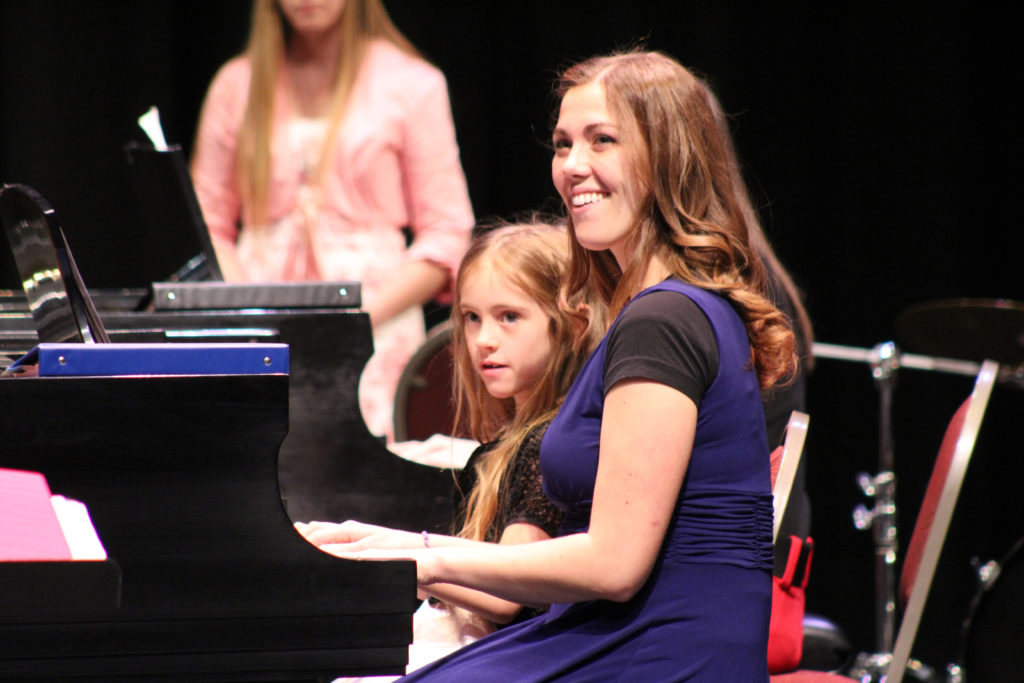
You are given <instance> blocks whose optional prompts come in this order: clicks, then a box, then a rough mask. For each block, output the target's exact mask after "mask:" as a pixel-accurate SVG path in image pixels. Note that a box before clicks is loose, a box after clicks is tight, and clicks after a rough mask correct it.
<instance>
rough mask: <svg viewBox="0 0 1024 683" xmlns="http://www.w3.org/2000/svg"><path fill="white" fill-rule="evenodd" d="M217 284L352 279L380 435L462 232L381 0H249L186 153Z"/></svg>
mask: <svg viewBox="0 0 1024 683" xmlns="http://www.w3.org/2000/svg"><path fill="white" fill-rule="evenodd" d="M192 175H193V181H194V183H195V186H196V194H197V195H198V197H199V203H200V205H201V207H202V210H203V215H204V217H205V219H206V222H207V224H208V226H209V229H210V233H211V238H212V240H213V243H214V246H215V248H216V250H217V256H218V259H219V260H220V263H221V268H222V270H223V272H224V277H225V279H226V280H232V281H251V282H271V281H304V280H305V281H310V280H354V281H359V282H361V283H362V302H363V309H364V310H365V311H366V312H367V313H368V314H369V315H370V321H371V324H372V326H373V335H374V355H373V357H372V358H371V359H370V361H369V363H368V364H367V366H366V368H365V370H364V372H363V375H362V379H361V381H360V386H359V401H360V407H361V409H362V412H363V417H364V419H365V421H366V424H367V426H368V427H369V429H370V431H371V432H372V433H374V434H378V435H382V436H387V437H388V438H389V439H390V436H391V433H392V424H391V423H392V409H393V408H392V406H393V400H394V390H395V385H396V384H397V381H398V377H399V375H400V374H401V372H402V369H403V368H404V366H405V364H406V362H407V361H408V359H409V357H410V356H411V355H412V353H413V352H414V351H415V350H416V348H417V347H418V346H419V345H420V343H421V342H422V341H423V339H424V336H425V331H424V328H425V324H424V316H423V310H422V304H424V303H426V302H428V301H431V300H433V299H438V298H440V299H441V300H442V301H443V300H444V297H446V296H447V295H448V292H449V288H450V281H451V277H452V273H453V272H454V270H455V268H456V267H457V265H458V262H459V260H460V258H461V257H462V254H463V252H464V251H465V248H466V245H467V243H468V239H469V232H470V230H471V229H472V226H473V213H472V207H471V205H470V200H469V193H468V190H467V188H466V180H465V175H464V173H463V170H462V166H461V163H460V160H459V150H458V146H457V143H456V139H455V130H454V125H453V122H452V115H451V108H450V104H449V100H448V89H447V84H446V81H445V78H444V76H443V75H442V73H441V72H440V71H439V70H438V69H437V68H435V67H433V66H432V65H430V64H428V63H427V62H426V61H424V60H423V59H422V58H421V57H420V56H419V54H418V53H417V51H416V49H415V48H414V47H413V46H412V45H411V44H410V43H409V41H408V40H407V39H406V38H405V37H404V36H403V35H402V34H401V33H400V32H399V31H398V29H397V28H396V27H395V26H394V24H393V23H392V22H391V20H390V19H389V17H388V15H387V13H386V11H385V10H384V8H383V6H382V5H381V3H380V0H323V1H321V2H313V1H311V0H278V1H275V0H256V2H254V4H253V10H252V25H251V31H250V35H249V41H248V45H247V47H246V49H245V51H244V53H243V54H241V55H239V56H238V57H235V58H234V59H232V60H230V61H228V62H227V63H226V64H225V65H224V66H223V67H222V68H221V69H220V70H219V72H218V73H217V75H216V76H215V77H214V79H213V82H212V84H211V85H210V88H209V91H208V92H207V95H206V99H205V102H204V104H203V109H202V114H201V116H200V122H199V127H198V131H197V136H196V143H195V147H194V151H193V160H192Z"/></svg>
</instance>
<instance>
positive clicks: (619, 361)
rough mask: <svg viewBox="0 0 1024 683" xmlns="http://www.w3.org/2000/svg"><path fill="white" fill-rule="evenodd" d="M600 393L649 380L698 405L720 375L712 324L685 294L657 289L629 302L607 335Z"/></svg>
mask: <svg viewBox="0 0 1024 683" xmlns="http://www.w3.org/2000/svg"><path fill="white" fill-rule="evenodd" d="M604 370H605V374H604V391H605V393H606V394H607V393H608V391H609V390H610V389H611V388H612V387H613V386H615V385H616V384H617V383H618V382H621V381H622V380H624V379H647V380H651V381H654V382H659V383H661V384H665V385H667V386H670V387H672V388H673V389H677V390H679V391H681V392H682V393H684V394H686V395H687V396H688V397H690V398H691V399H692V400H693V402H694V403H696V404H698V405H699V404H700V401H701V399H702V398H703V396H704V392H705V391H706V390H707V388H708V387H709V386H711V383H712V382H713V381H714V379H715V377H716V376H717V375H718V344H717V342H716V341H715V332H714V329H713V328H712V327H711V323H710V321H709V320H708V319H707V316H705V315H704V312H703V311H702V310H701V309H700V307H699V306H698V305H697V304H696V303H694V301H693V300H692V299H690V298H689V297H688V296H686V295H685V294H680V293H679V292H674V291H665V290H659V291H656V292H651V293H650V294H646V295H644V296H642V297H640V298H639V299H637V300H635V301H633V302H631V303H630V304H629V306H628V307H627V308H626V310H625V311H623V313H622V316H621V317H620V318H619V320H618V321H617V322H616V323H615V325H613V326H612V329H611V330H610V331H609V333H608V346H607V351H606V355H605V366H604Z"/></svg>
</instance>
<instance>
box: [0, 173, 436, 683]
mask: <svg viewBox="0 0 1024 683" xmlns="http://www.w3.org/2000/svg"><path fill="white" fill-rule="evenodd" d="M0 208H2V209H3V212H4V222H5V224H6V225H7V226H8V232H10V231H11V226H12V225H13V226H20V227H19V229H21V230H22V232H23V234H22V235H21V236H20V237H16V238H14V239H13V240H12V248H14V249H16V250H18V249H21V248H22V247H25V246H26V245H28V246H32V245H31V244H30V243H31V242H33V241H39V240H41V241H43V242H46V241H47V239H49V240H50V241H51V242H52V244H51V245H44V246H48V247H49V248H51V249H55V250H56V252H57V254H58V255H60V254H62V253H63V252H64V246H65V245H64V244H63V243H62V242H61V241H60V240H62V239H63V236H62V235H61V234H60V231H59V226H57V224H56V219H55V216H54V213H53V210H52V209H51V208H50V207H49V206H48V205H47V204H46V202H45V200H43V199H42V198H41V197H39V196H38V195H37V194H35V193H34V192H33V191H31V189H30V188H25V187H23V186H5V187H4V188H3V189H2V190H0ZM36 246H38V245H36ZM44 251H45V250H44ZM18 258H19V259H20V260H19V266H20V265H21V261H24V260H25V258H26V257H25V256H24V255H23V254H19V256H18ZM61 259H63V257H62V256H61ZM59 266H60V267H57V268H56V269H54V268H49V269H46V268H43V269H42V270H40V271H39V272H37V274H36V275H35V276H33V277H29V278H24V279H23V281H24V282H25V283H26V285H28V284H29V283H30V282H34V283H35V285H36V286H39V287H40V288H39V289H36V290H35V291H32V292H29V291H27V290H26V292H24V293H18V292H10V293H8V294H7V295H6V296H3V297H0V307H2V308H3V309H4V310H3V311H2V312H0V352H2V353H3V354H5V355H8V356H9V357H10V358H14V357H17V356H18V355H19V354H20V353H21V352H23V351H28V350H29V349H31V348H32V347H33V346H34V345H35V344H36V343H37V342H39V341H45V339H44V337H45V338H50V335H52V334H56V335H57V336H58V337H59V336H61V335H63V334H70V335H71V337H72V339H74V338H75V337H77V339H81V340H82V342H81V343H88V341H89V338H90V336H95V333H94V330H95V329H97V328H99V329H101V330H103V331H105V333H106V337H107V338H108V339H109V341H110V342H114V344H113V346H117V344H118V343H125V342H130V343H156V342H159V343H164V342H175V343H180V342H189V343H193V344H195V343H204V344H210V343H225V342H235V343H237V342H245V343H249V344H268V343H283V344H287V345H288V353H289V364H290V367H289V372H288V373H287V374H283V373H280V372H265V373H259V374H255V373H252V374H239V373H233V372H225V373H213V374H191V373H188V372H186V373H183V374H176V375H161V374H152V375H150V374H147V373H146V372H145V371H135V372H132V373H129V374H127V375H120V376H116V375H115V376H89V375H85V376H34V374H35V373H33V372H31V371H26V370H24V367H25V366H24V364H23V365H22V367H19V368H14V369H11V368H9V369H8V370H7V371H6V372H5V375H7V376H4V377H2V378H0V396H2V399H0V400H2V402H3V406H4V410H3V412H2V414H3V418H2V419H3V420H4V422H5V427H6V429H5V432H6V433H7V438H6V439H5V443H4V446H3V448H2V449H0V466H2V467H8V468H15V469H26V470H34V471H39V472H42V473H44V474H45V475H46V477H47V479H48V481H49V483H50V486H51V489H52V490H53V491H54V492H55V493H60V494H62V495H66V496H68V497H71V498H75V499H77V500H81V501H82V502H84V503H85V504H86V505H87V506H88V508H89V511H90V514H91V515H92V519H93V522H94V525H95V527H96V529H97V531H98V533H99V535H100V538H101V540H102V541H103V543H104V545H105V547H106V549H107V551H108V554H109V557H110V559H109V560H108V561H106V562H101V563H95V562H67V563H64V562H61V563H0V679H3V680H10V679H37V680H62V679H74V680H79V679H90V678H92V679H94V680H115V679H117V680H119V679H125V680H130V679H138V680H142V679H144V680H216V681H222V680H223V681H228V680H330V679H331V678H334V677H336V676H340V675H369V674H378V673H400V672H401V671H402V670H403V669H404V666H405V663H406V661H407V645H408V643H409V642H410V640H411V624H412V612H413V611H414V610H415V608H416V606H417V605H416V599H415V567H414V565H413V564H412V563H410V562H403V561H393V562H356V561H346V560H341V559H338V558H335V557H332V556H330V555H327V554H325V553H322V552H321V551H319V550H317V549H316V548H314V547H313V546H311V545H309V544H308V543H306V542H305V541H304V540H303V539H302V538H301V537H300V536H299V535H298V534H297V533H296V532H295V530H294V529H293V527H292V520H310V519H344V518H356V519H363V520H366V521H370V522H375V523H380V524H388V525H394V526H400V527H405V528H413V529H420V528H428V529H434V530H443V529H445V528H446V526H447V523H448V519H449V516H450V510H451V500H452V497H451V496H452V486H453V484H452V476H451V473H450V472H447V471H441V470H435V469H433V468H427V467H422V466H419V465H415V464H412V463H409V462H407V461H405V460H402V459H401V458H398V457H397V456H395V455H393V454H392V453H390V452H389V451H387V450H386V448H385V447H384V445H383V443H382V442H381V441H379V440H378V439H376V438H375V437H373V436H371V435H370V434H369V433H368V431H367V429H366V426H365V424H364V423H363V421H362V418H361V416H360V414H359V410H358V405H357V401H356V386H357V382H358V377H359V373H360V371H361V368H362V367H363V365H364V364H365V362H366V360H367V358H368V357H369V355H370V352H371V349H372V341H371V335H370V329H369V322H368V318H367V316H366V315H365V314H363V313H361V312H360V311H359V310H358V285H352V286H349V287H340V288H339V289H338V291H337V292H335V294H336V295H337V297H338V299H339V300H338V301H336V302H333V303H330V304H325V303H323V301H321V299H322V297H323V296H324V291H323V290H322V289H317V290H314V291H308V290H289V289H287V288H285V289H281V288H275V287H269V289H268V290H267V291H266V292H262V293H260V294H259V296H264V297H265V298H266V299H267V301H269V303H268V304H267V305H261V306H247V307H244V308H242V307H239V308H231V307H230V306H229V305H228V304H226V303H225V302H228V301H232V300H233V298H237V297H239V296H242V297H243V299H245V298H251V297H252V296H253V292H251V291H250V292H241V293H240V292H239V291H238V290H237V289H234V288H232V286H228V285H224V284H223V283H208V284H207V283H200V284H196V283H181V282H179V283H167V284H166V285H165V286H154V288H153V291H151V292H146V293H143V294H142V298H143V299H147V300H148V301H147V302H146V303H145V308H144V309H142V310H138V305H126V304H125V301H128V300H133V299H138V297H139V294H138V293H135V292H128V293H121V292H115V293H109V294H108V293H95V294H96V296H85V297H84V298H85V301H84V302H77V301H75V298H76V295H75V294H74V292H75V291H80V292H88V290H85V289H84V286H83V285H82V283H81V282H80V278H77V280H78V281H77V282H72V283H70V284H69V283H68V282H66V280H67V279H71V280H75V279H76V277H75V274H74V273H73V271H74V268H73V261H72V262H71V263H70V264H68V263H61V264H59ZM69 267H70V271H72V272H69ZM47 270H48V271H49V272H50V273H51V274H53V273H55V274H56V275H57V276H61V275H62V273H63V274H66V275H68V276H69V277H65V278H64V280H65V281H62V283H61V284H60V285H59V286H58V287H56V288H51V289H49V290H47V289H46V288H45V287H41V285H42V284H45V283H44V281H45V280H46V278H47V277H48V276H47V275H46V274H45V273H44V272H43V271H47ZM200 290H207V291H200ZM342 290H344V291H342ZM62 293H67V296H66V298H65V299H64V301H63V303H62V305H66V306H68V307H69V308H70V309H71V310H72V314H71V318H68V317H67V316H63V318H64V323H63V328H62V327H61V325H60V324H56V323H53V320H55V319H57V318H61V317H62V316H56V317H54V316H53V315H52V314H51V313H50V312H49V311H43V312H42V313H40V310H39V309H38V308H37V307H34V305H35V304H38V303H39V301H51V302H52V301H54V300H57V301H60V300H61V296H62ZM23 297H24V298H23ZM310 297H312V300H311V301H307V300H306V299H308V298H310ZM160 298H164V299H165V300H166V302H167V303H166V304H165V305H161V304H160V302H159V301H157V300H158V299H160ZM92 299H95V300H96V304H95V306H93V307H91V308H90V306H89V304H90V303H91V300H92ZM197 299H198V300H199V303H196V301H195V300H197ZM211 301H212V302H213V303H212V304H211V303H210V302H211ZM280 301H284V303H280ZM183 302H191V303H183ZM78 304H84V306H78ZM68 320H71V322H70V323H68V322H67V321H68ZM62 329H63V331H61V330H62ZM69 329H70V332H68V330H69ZM55 330H56V332H55ZM61 341H65V340H61ZM93 342H94V343H97V345H99V344H100V343H101V341H97V340H95V339H93ZM29 368H31V366H29ZM279 456H280V457H279ZM111 584H113V585H114V586H116V591H111V589H110V586H111Z"/></svg>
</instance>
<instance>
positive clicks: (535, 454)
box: [455, 424, 562, 543]
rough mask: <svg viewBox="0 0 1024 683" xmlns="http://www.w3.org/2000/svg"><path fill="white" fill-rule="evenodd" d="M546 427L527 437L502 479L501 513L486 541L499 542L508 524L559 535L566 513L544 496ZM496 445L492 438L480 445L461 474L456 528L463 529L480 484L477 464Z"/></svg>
mask: <svg viewBox="0 0 1024 683" xmlns="http://www.w3.org/2000/svg"><path fill="white" fill-rule="evenodd" d="M546 429H547V424H543V425H540V426H539V427H537V428H536V429H534V430H533V431H531V432H530V433H529V434H527V436H526V438H525V439H523V443H522V444H521V445H520V447H519V451H518V452H517V453H516V455H515V458H514V459H513V462H512V465H511V466H510V467H509V469H508V471H506V472H505V477H504V479H503V480H502V482H501V490H502V494H501V495H500V496H499V501H498V513H497V514H496V515H495V516H494V519H493V520H492V521H491V525H490V527H488V529H487V535H486V538H485V539H484V540H486V541H490V542H492V543H497V542H498V541H499V540H500V539H501V534H502V532H503V531H504V530H505V527H507V526H509V525H510V524H520V523H523V524H533V525H534V526H538V527H540V528H541V529H543V530H544V531H545V532H546V533H547V534H548V535H549V536H555V535H556V533H557V532H558V525H559V524H560V523H561V521H562V513H561V512H560V511H559V510H558V508H556V507H555V506H554V504H553V503H552V502H551V501H550V500H548V497H547V496H546V495H544V490H543V489H542V488H541V482H540V442H541V439H542V438H543V437H544V432H545V430H546ZM496 444H497V442H496V441H492V442H490V443H486V444H483V445H482V446H479V447H478V448H477V449H476V450H475V451H473V454H472V455H471V456H469V460H468V461H466V466H465V467H463V469H462V471H461V472H460V473H459V490H458V491H456V493H455V497H456V501H455V509H456V510H457V514H456V516H455V531H458V530H459V529H461V528H462V524H463V522H464V521H465V516H466V502H467V500H468V498H469V492H470V491H472V490H473V486H474V485H475V484H476V465H477V464H478V463H479V462H480V460H481V458H483V457H484V456H485V455H486V454H487V453H490V452H491V450H493V448H494V447H495V445H496Z"/></svg>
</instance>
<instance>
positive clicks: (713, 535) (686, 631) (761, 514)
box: [403, 279, 772, 683]
mask: <svg viewBox="0 0 1024 683" xmlns="http://www.w3.org/2000/svg"><path fill="white" fill-rule="evenodd" d="M655 291H671V292H677V293H678V294H679V295H681V296H685V297H688V298H689V299H690V300H691V301H693V302H694V303H696V304H697V306H698V307H699V310H700V311H702V312H703V314H704V315H705V316H706V317H707V320H708V321H709V322H710V325H711V327H712V329H713V331H714V337H715V340H716V341H717V351H718V359H719V362H718V369H717V373H716V374H714V375H712V377H713V380H712V381H711V382H710V384H709V385H707V386H706V387H705V388H704V391H703V396H702V397H701V399H700V401H699V404H698V420H697V432H696V437H695V442H694V446H693V452H692V455H691V459H690V464H689V468H688V471H687V475H686V478H685V480H684V483H683V486H682V490H681V491H680V496H679V499H678V501H677V503H676V510H675V515H674V519H673V520H672V522H671V523H670V525H669V528H668V531H667V533H666V537H665V540H664V543H663V545H662V549H661V551H660V553H659V556H658V558H657V561H656V564H655V567H654V570H653V571H652V573H651V575H650V577H649V578H648V580H647V582H646V584H645V585H644V587H643V588H642V589H641V590H640V591H639V592H638V593H637V594H636V595H635V596H634V597H633V598H632V599H630V600H629V601H627V602H623V603H616V602H610V601H604V600H597V601H590V602H582V603H574V604H565V605H553V606H552V607H551V610H550V611H549V612H548V614H545V615H542V616H539V617H536V618H534V619H531V620H530V621H527V622H524V623H522V624H519V625H517V626H512V627H510V628H507V629H503V630H502V631H499V632H498V633H496V634H493V635H491V636H488V637H487V638H483V639H481V640H479V641H477V642H475V643H473V644H472V645H470V646H468V647H466V648H463V649H462V650H460V651H458V652H456V653H454V654H453V655H450V656H449V657H446V658H445V659H442V660H440V661H439V662H435V663H434V664H433V665H431V666H429V667H427V668H424V669H421V670H419V671H416V672H415V673H414V674H412V675H410V676H408V677H406V679H403V680H409V681H421V680H429V681H481V680H487V681H492V682H496V681H517V682H522V681H553V680H558V681H595V682H597V681H600V682H602V683H604V682H607V681H630V682H633V681H658V682H661V681H708V682H711V681H714V682H715V683H721V682H722V681H729V682H733V681H742V682H744V683H746V682H748V681H767V680H768V669H767V641H768V623H769V615H770V610H771V566H772V544H771V524H772V505H771V493H770V473H769V457H768V450H767V445H766V442H765V433H764V415H763V410H762V406H761V396H760V391H759V389H758V384H757V379H756V376H755V375H754V372H753V371H752V369H751V368H750V347H749V343H748V340H747V335H746V330H745V328H744V326H743V323H742V321H741V320H740V318H739V316H738V315H737V314H736V312H735V311H733V309H732V307H731V306H730V305H729V303H728V302H727V301H725V300H724V299H723V298H721V297H719V296H717V295H715V294H712V293H710V292H707V291H705V290H702V289H700V288H697V287H693V286H690V285H686V284H683V283H681V282H679V281H677V280H674V279H669V280H666V281H664V282H662V283H660V284H658V285H655V286H653V287H651V288H648V289H647V290H644V292H642V293H641V294H639V295H638V296H637V297H636V298H634V299H633V301H632V302H630V304H629V305H628V306H627V307H626V308H625V309H624V310H623V312H622V313H621V314H620V316H619V318H618V319H617V320H616V323H614V324H613V328H612V331H610V332H609V336H611V335H612V334H614V328H615V325H618V324H619V322H620V321H622V319H623V317H625V316H628V315H629V314H630V308H631V307H633V306H634V305H635V303H636V301H637V300H639V299H640V298H641V297H644V296H647V295H649V294H651V293H652V292H655ZM683 315H686V314H685V313H684V314H683ZM698 315H699V313H698ZM681 324H682V325H684V326H685V325H686V322H685V321H682V322H681ZM705 324H706V323H705ZM683 333H685V327H684V328H683ZM633 345H634V346H635V348H636V349H637V352H638V354H639V355H640V356H642V355H643V350H642V347H643V345H644V340H643V339H638V340H635V342H633ZM607 348H608V336H606V337H605V339H604V340H603V341H602V342H601V344H600V345H599V346H598V348H597V350H596V351H595V352H594V354H593V355H592V356H591V357H590V358H589V359H588V361H587V363H586V365H585V366H584V368H583V370H582V372H581V374H580V376H579V377H578V378H577V380H576V382H575V384H574V385H573V387H572V389H571V390H570V392H569V395H568V396H567V398H566V400H565V402H564V404H563V405H562V408H561V409H560V411H559V413H558V416H557V417H556V418H555V420H554V421H553V422H552V424H551V426H550V427H549V428H548V431H547V433H546V434H545V437H544V441H543V445H542V447H541V469H542V473H543V477H544V489H545V491H546V492H547V494H548V496H549V497H551V498H552V500H553V501H554V502H555V503H556V504H557V505H558V506H559V507H561V508H563V509H564V510H565V517H564V518H563V522H562V527H561V529H560V531H559V533H560V535H567V534H572V533H576V532H581V531H585V530H586V529H587V526H588V524H589V517H590V506H591V503H592V495H593V485H594V480H595V477H596V473H597V459H598V444H599V437H600V429H601V413H602V406H603V402H604V395H605V392H606V386H605V379H606V352H607ZM616 362H617V361H616ZM655 362H656V363H657V362H658V359H655ZM643 365H644V363H642V362H641V363H639V364H636V365H635V367H638V368H639V367H642V366H643ZM636 372H637V373H638V374H634V375H632V376H633V377H643V374H642V372H643V371H642V370H637V371H636ZM659 372H660V371H656V372H654V373H652V374H654V375H656V376H658V375H659ZM680 372H683V371H682V370H680ZM607 388H610V387H607Z"/></svg>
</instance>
